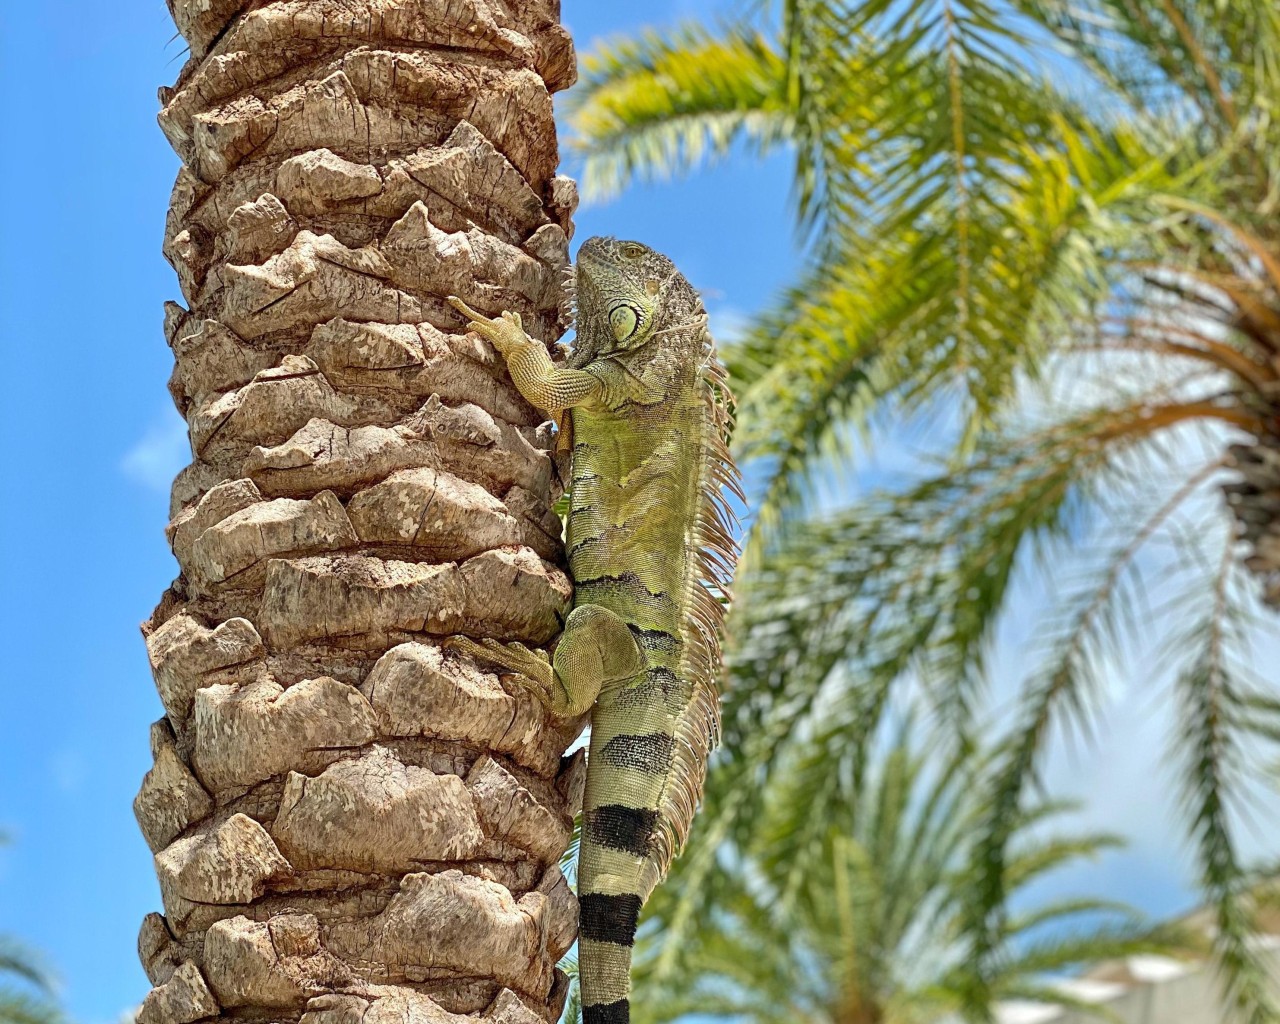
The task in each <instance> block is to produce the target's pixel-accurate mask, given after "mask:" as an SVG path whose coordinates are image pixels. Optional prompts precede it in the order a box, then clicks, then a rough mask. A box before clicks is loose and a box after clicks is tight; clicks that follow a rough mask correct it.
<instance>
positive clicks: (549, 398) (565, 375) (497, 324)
mask: <svg viewBox="0 0 1280 1024" xmlns="http://www.w3.org/2000/svg"><path fill="white" fill-rule="evenodd" d="M449 304H450V305H451V306H453V308H454V309H456V310H457V311H458V312H459V313H461V314H462V315H463V316H465V317H469V318H470V320H471V322H470V323H468V324H467V329H468V330H472V331H475V332H476V333H477V334H478V335H480V336H481V337H482V338H486V339H488V340H489V341H490V342H492V344H493V347H494V348H496V349H497V350H498V354H499V355H501V356H502V357H503V358H504V359H505V360H506V361H507V369H508V370H509V371H510V373H511V379H512V380H513V381H514V382H515V385H516V387H517V388H519V389H520V394H522V395H524V397H525V398H526V399H528V401H529V404H530V405H533V406H536V407H537V408H539V409H541V410H543V411H544V412H547V413H550V414H552V415H554V416H555V417H556V419H557V420H559V419H560V416H559V414H560V413H562V412H563V411H564V410H565V409H572V408H573V407H574V406H575V405H582V404H583V403H584V402H587V401H590V400H591V399H593V398H598V397H600V395H601V393H602V385H601V383H600V379H599V378H598V377H596V376H595V375H594V374H590V373H587V372H586V371H585V370H570V369H566V368H564V367H561V366H556V365H555V364H554V363H553V362H552V361H551V357H550V356H549V355H548V354H547V349H546V347H545V346H544V345H543V344H542V343H541V342H538V341H534V340H533V339H532V338H530V337H529V335H528V334H526V333H525V330H524V324H523V323H522V322H521V319H520V314H519V313H512V312H510V311H508V312H504V313H503V314H502V316H500V317H497V318H491V317H487V316H485V315H484V314H483V313H477V312H476V311H475V310H474V309H472V308H471V307H470V306H468V305H467V304H466V303H465V302H463V301H462V300H461V299H460V298H458V297H457V296H456V295H450V296H449Z"/></svg>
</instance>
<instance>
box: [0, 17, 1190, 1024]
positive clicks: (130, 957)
mask: <svg viewBox="0 0 1280 1024" xmlns="http://www.w3.org/2000/svg"><path fill="white" fill-rule="evenodd" d="M731 7H732V5H731V4H726V3H715V2H711V0H684V2H676V0H670V2H662V0H650V2H647V3H645V4H643V5H642V4H635V3H609V4H604V3H600V2H599V0H565V2H564V14H565V20H566V22H567V23H568V25H569V26H570V28H571V29H572V30H573V32H574V34H575V36H576V38H577V40H578V43H579V47H580V48H581V49H583V50H586V49H588V48H589V47H590V45H591V42H592V40H593V39H595V38H597V37H599V36H600V35H602V34H606V33H611V32H616V31H624V30H632V29H635V28H637V27H639V26H641V25H642V24H646V23H652V24H663V23H669V22H671V21H673V20H675V19H677V18H679V17H681V16H686V15H693V16H707V15H714V14H717V13H721V12H723V11H726V10H729V9H731ZM172 36H173V28H172V25H171V23H170V21H169V18H168V15H167V13H166V11H165V8H164V4H163V2H162V0H144V2H140V3H133V2H131V3H123V4H102V3H101V2H99V0H95V2H89V0H44V2H41V3H34V4H12V3H11V4H5V5H3V6H2V7H0V85H2V86H3V89H2V90H0V95H3V96H4V97H5V98H6V101H7V102H6V118H5V127H4V129H3V131H4V139H3V150H2V151H3V153H4V159H2V160H0V203H3V204H4V208H3V214H2V216H0V337H2V339H3V343H4V345H5V347H6V353H5V354H6V362H5V365H6V366H8V367H11V368H13V370H14V372H15V374H16V376H17V379H16V380H13V381H11V382H9V386H8V388H7V389H6V399H7V400H6V402H5V403H3V405H2V406H0V417H3V424H2V427H0V430H2V433H0V436H3V438H4V440H5V446H4V452H5V462H6V466H7V471H6V472H5V474H4V481H5V493H4V501H3V502H0V515H2V516H3V526H4V531H5V536H8V537H9V538H10V545H9V548H8V551H7V557H6V559H5V573H4V585H3V593H2V594H0V601H2V602H3V609H2V610H3V615H2V616H0V622H2V623H3V629H4V636H3V642H4V645H5V646H4V649H5V652H6V655H7V657H6V666H5V672H4V675H3V687H4V701H3V705H2V707H3V709H4V710H3V718H2V719H0V741H2V742H0V783H2V784H0V828H4V829H6V830H8V831H9V832H10V833H11V834H12V835H13V837H14V839H15V840H16V843H15V845H14V846H13V847H11V848H9V849H8V850H4V851H0V932H11V933H15V934H18V935H21V936H22V937H23V938H25V939H27V940H29V941H30V942H31V943H32V944H33V945H34V946H37V947H39V948H40V949H42V950H43V951H45V953H46V954H47V955H48V957H49V959H50V961H51V963H53V964H54V965H55V966H56V967H57V968H58V970H59V971H60V973H61V974H62V976H63V978H64V981H65V990H64V991H65V996H66V1000H67V1003H68V1006H69V1008H70V1010H71V1012H72V1014H73V1015H74V1016H75V1017H76V1018H77V1019H78V1020H80V1021H83V1022H86V1024H105V1022H108V1021H114V1020H115V1019H117V1018H118V1017H119V1015H120V1014H121V1013H122V1012H123V1011H125V1010H126V1009H128V1008H131V1007H132V1006H134V1005H136V1003H137V1002H138V1001H139V1000H140V999H141V997H142V995H143V994H144V993H145V990H146V981H145V978H144V976H143V974H142V972H141V970H140V968H139V967H138V965H137V960H136V956H135V953H134V942H135V938H136V934H137V926H138V923H139V921H140V920H141V918H142V916H143V915H144V914H145V913H146V912H148V911H150V910H152V909H155V908H157V907H158V904H159V900H158V895H157V892H156V887H155V882H154V877H153V873H152V868H151V857H150V854H149V851H148V850H147V848H146V846H145V845H144V843H143V842H142V839H141V837H140V836H139V835H138V832H137V828H136V826H135V824H134V821H133V817H132V812H131V809H130V804H131V801H132V799H133V796H134V793H135V792H136V789H137V786H138V783H139V781H140V780H141V778H142V775H143V773H144V772H145V771H146V770H147V768H148V766H149V756H148V752H147V730H148V725H149V723H150V722H151V721H152V720H153V719H155V718H156V717H158V716H159V714H160V706H159V703H158V701H157V699H156V697H155V695H154V691H153V688H152V684H151V681H150V677H149V673H148V670H147V666H146V660H145V657H144V649H143V645H142V641H141V639H140V636H139V633H138V623H139V622H140V621H141V620H142V619H144V618H145V617H146V616H147V615H148V614H149V612H150V610H151V608H152V606H153V605H154V603H155V601H156V600H157V599H158V598H159V595H160V593H161V592H162V591H163V590H164V588H165V587H166V585H167V584H168V582H169V580H170V579H171V578H172V576H173V575H174V572H175V567H174V563H173V561H172V559H171V557H170V555H169V552H168V549H167V547H166V545H165V542H164V537H163V533H162V530H163V527H164V524H165V521H166V518H167V489H168V481H169V479H170V478H171V476H172V475H173V473H174V472H175V471H176V470H177V469H178V468H180V467H181V466H182V465H183V464H184V463H185V461H186V460H187V457H188V456H187V452H186V451H185V442H184V439H183V436H182V431H181V423H180V421H179V420H178V419H177V416H176V414H175V413H174V411H173V408H172V406H171V404H170V402H169V399H168V396H167V393H166V390H165V382H166V380H167V378H168V375H169V371H170V367H171V361H170V355H169V352H168V349H167V348H166V346H165V343H164V339H163V336H162V333H161V329H160V325H161V307H162V304H163V302H164V301H165V300H167V299H171V298H177V297H178V288H177V284H176V281H175V279H174V277H173V275H172V272H171V271H170V269H169V267H168V266H167V265H166V264H165V262H164V260H163V259H162V257H161V255H160V240H161V230H162V226H163V219H164V212H165V207H166V204H167V199H168V193H169V189H170V187H171V185H172V182H173V176H174V173H175V171H176V167H177V163H176V159H175V158H174V156H173V154H172V153H171V152H170V150H169V149H168V146H167V144H166V143H165V141H164V139H163V137H162V136H161V134H160V131H159V129H158V128H157V127H156V125H155V113H156V108H157V105H156V99H155V91H156V87H157V86H159V85H161V84H163V83H167V82H170V81H171V80H172V79H173V78H174V76H175V75H176V74H177V71H178V69H179V67H180V64H181V60H182V58H181V56H180V46H179V44H178V43H176V42H174V41H172ZM570 170H572V167H571V168H570ZM787 195H788V166H787V161H786V158H785V157H779V158H777V159H774V160H771V161H768V162H765V163H763V164H761V163H753V162H745V161H744V162H741V163H736V164H730V165H725V166H722V167H719V168H717V169H715V170H713V171H710V172H707V173H703V174H700V175H698V176H696V177H694V178H692V179H690V180H688V181H685V182H680V183H677V184H673V185H663V186H654V187H646V188H638V189H634V190H632V191H630V192H629V193H627V195H626V196H624V197H623V198H621V199H619V200H617V201H615V202H613V203H611V204H609V205H607V206H602V207H596V208H586V209H584V210H583V211H582V212H581V214H580V216H579V218H578V232H579V234H578V237H579V238H584V237H587V236H589V235H592V234H599V233H608V234H615V235H622V236H628V237H635V238H640V239H643V240H644V241H645V242H647V243H649V244H652V245H653V246H655V247H656V248H658V249H660V250H663V251H665V252H667V253H668V254H669V255H671V256H672V257H673V258H674V259H675V260H676V262H677V263H678V264H679V265H680V266H681V267H682V268H683V269H684V270H685V272H686V274H687V275H688V276H689V277H690V278H691V279H692V280H693V281H694V282H695V283H696V284H698V285H699V286H700V287H702V288H703V289H704V292H705V294H706V296H707V300H708V305H709V307H710V308H711V310H712V312H713V315H714V316H715V318H716V320H717V322H718V323H719V324H721V325H722V326H729V325H731V324H732V323H733V322H735V321H738V320H740V319H741V317H743V316H745V315H748V314H750V313H751V312H753V311H756V310H758V309H760V308H761V307H762V306H764V305H765V304H767V302H768V300H769V298H770V296H771V295H773V294H774V293H775V292H776V291H777V290H778V289H779V288H780V287H781V286H782V285H783V284H784V283H786V282H787V281H788V279H789V278H790V277H791V275H792V273H793V272H794V270H795V269H796V266H797V263H798V256H797V253H796V250H795V247H794V245H793V235H792V231H791V227H790V218H789V212H788V203H787ZM1029 593H1034V591H1029ZM1021 621H1022V620H1019V622H1021ZM1019 622H1015V623H1014V625H1013V627H1011V628H1012V632H1011V633H1010V635H1009V636H1008V637H1006V641H1005V650H1006V660H1010V661H1012V662H1013V663H1016V662H1017V660H1018V657H1019V654H1018V652H1019V651H1020V650H1021V647H1022V644H1023V643H1024V642H1025V641H1026V637H1025V636H1023V635H1021V634H1020V633H1019V629H1022V630H1023V631H1024V632H1025V629H1026V628H1027V627H1026V625H1025V623H1022V625H1021V626H1020V625H1019ZM1121 712H1122V713H1121V714H1120V715H1119V716H1118V718H1117V719H1116V722H1115V724H1114V725H1113V727H1112V730H1111V733H1110V735H1109V736H1107V737H1104V743H1103V744H1102V745H1101V746H1100V748H1099V751H1098V753H1097V754H1096V755H1095V754H1090V755H1089V757H1088V758H1087V760H1086V763H1085V764H1084V765H1083V767H1081V766H1080V765H1078V764H1076V765H1072V763H1070V762H1064V764H1065V765H1066V767H1065V768H1064V769H1062V772H1061V774H1062V776H1063V778H1066V779H1070V780H1072V781H1073V782H1074V783H1075V786H1076V788H1078V789H1082V790H1084V791H1087V792H1089V793H1090V794H1091V795H1092V796H1095V797H1097V799H1096V800H1095V801H1094V807H1093V810H1092V811H1091V812H1090V821H1091V823H1101V824H1107V825H1110V826H1111V827H1122V826H1124V825H1125V824H1129V825H1132V826H1133V830H1134V831H1135V832H1136V833H1137V838H1138V840H1139V841H1138V843H1137V845H1136V846H1135V847H1134V849H1133V850H1132V851H1130V853H1128V854H1126V855H1124V856H1121V857H1117V858H1113V859H1111V860H1110V861H1108V862H1106V863H1105V864H1103V865H1100V866H1099V867H1098V868H1096V869H1095V870H1094V872H1093V873H1091V874H1090V875H1089V876H1088V877H1087V882H1088V886H1089V888H1091V889H1092V890H1094V891H1096V892H1101V893H1104V894H1107V895H1112V896H1118V897H1124V898H1129V899H1132V900H1134V901H1135V902H1137V903H1139V904H1140V905H1142V906H1143V907H1145V908H1146V909H1148V910H1150V911H1152V912H1153V913H1168V912H1171V911H1173V910H1175V909H1180V908H1182V907H1183V906H1185V904H1186V902H1187V899H1188V895H1187V892H1188V890H1187V886H1186V883H1185V872H1184V866H1183V865H1182V863H1181V862H1180V860H1179V858H1178V857H1177V856H1176V855H1175V854H1174V853H1173V852H1172V846H1171V839H1170V837H1171V835H1172V832H1171V829H1170V823H1169V814H1168V808H1167V806H1164V805H1161V804H1160V803H1159V802H1158V801H1152V800H1151V799H1150V797H1149V796H1148V795H1146V794H1147V793H1148V792H1149V787H1148V786H1147V783H1148V782H1149V779H1146V778H1144V777H1143V771H1144V769H1143V768H1142V758H1141V756H1140V754H1141V752H1142V751H1143V750H1145V749H1148V748H1149V745H1150V744H1151V743H1152V742H1154V741H1155V740H1156V739H1158V735H1157V732H1158V728H1159V726H1160V723H1161V721H1162V719H1161V717H1160V715H1159V714H1158V709H1157V711H1156V712H1153V711H1152V709H1150V708H1147V707H1144V706H1143V704H1142V702H1141V701H1140V700H1135V701H1134V702H1131V703H1130V704H1126V705H1124V706H1123V707H1122V708H1121ZM1133 776H1137V778H1136V780H1135V779H1133V778H1132V777H1133ZM1083 880H1084V879H1082V878H1080V877H1077V878H1076V879H1075V880H1074V881H1075V882H1076V883H1077V884H1078V883H1080V882H1081V881H1083Z"/></svg>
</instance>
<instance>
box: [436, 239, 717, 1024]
mask: <svg viewBox="0 0 1280 1024" xmlns="http://www.w3.org/2000/svg"><path fill="white" fill-rule="evenodd" d="M575 276H576V289H577V302H578V319H577V340H576V343H575V345H574V354H573V357H572V358H571V359H570V361H569V365H568V366H566V367H563V368H562V367H557V366H555V365H553V363H552V362H551V359H550V358H549V356H548V354H547V350H546V348H545V346H543V345H542V344H541V343H540V342H536V341H533V340H531V339H530V338H529V337H528V336H527V335H526V334H525V332H524V329H523V327H522V325H521V321H520V317H519V315H518V314H516V313H510V312H507V313H503V314H502V316H501V317H500V318H498V319H489V318H488V317H485V316H483V315H481V314H478V313H476V312H474V311H473V310H471V309H469V308H468V307H467V306H466V305H464V304H463V303H462V302H460V301H457V300H451V301H452V302H453V304H454V306H455V307H456V308H457V309H458V310H459V311H461V312H462V313H464V314H465V315H466V316H468V317H470V318H471V321H472V322H471V324H470V325H469V326H470V328H471V329H472V330H474V331H476V332H477V333H479V334H480V335H482V336H483V337H485V338H487V339H488V340H489V341H491V342H492V343H493V344H494V346H495V347H496V348H497V349H498V351H499V352H500V353H501V354H502V355H503V356H504V357H505V358H506V361H507V365H508V367H509V369H510V372H511V377H512V379H513V380H514V381H515V383H516V386H517V387H518V388H519V389H520V391H521V393H522V394H523V395H524V396H525V397H526V398H527V399H528V400H529V401H530V402H531V403H532V404H533V405H535V406H537V407H538V408H540V409H543V410H545V411H546V412H548V413H549V414H551V415H552V416H554V417H556V419H557V421H558V422H559V423H560V425H561V430H562V432H564V431H566V430H567V431H570V432H571V436H572V445H573V473H572V488H571V492H570V508H569V517H568V531H567V538H566V542H567V546H568V552H569V567H570V571H571V574H572V576H573V580H574V587H575V597H574V607H573V611H572V612H571V613H570V614H569V617H568V619H567V620H566V622H565V628H564V633H563V635H562V636H561V638H560V641H559V644H558V646H557V647H556V648H555V653H554V656H553V659H552V661H551V662H550V663H548V662H547V661H546V660H544V659H543V658H541V657H539V656H538V655H536V654H534V653H532V652H530V651H528V650H527V649H525V648H524V647H522V646H520V645H518V644H501V643H498V642H496V641H492V640H488V641H485V642H483V644H478V643H475V642H474V641H470V640H465V639H461V638H459V639H457V640H455V641H454V643H455V645H456V646H458V647H461V648H462V649H463V650H466V651H469V652H470V653H471V654H473V655H474V656H476V657H478V658H481V659H483V660H486V661H488V662H492V663H495V664H498V665H501V666H503V667H505V668H507V669H509V670H510V671H512V672H515V673H518V674H519V675H521V676H523V677H525V680H524V681H523V685H527V686H529V687H530V688H531V689H532V690H533V691H534V693H536V694H537V695H538V697H539V698H540V699H541V700H542V701H544V702H545V703H546V704H547V705H548V706H549V707H550V708H551V709H552V711H553V712H555V713H556V714H559V715H562V716H576V715H580V714H582V713H583V712H584V711H586V710H587V709H589V708H594V710H593V711H592V716H591V747H590V751H589V754H588V762H587V764H588V767H587V787H586V796H585V798H584V801H583V828H582V844H581V850H580V854H579V863H578V889H579V893H578V895H579V901H580V904H581V920H580V929H579V969H580V977H581V986H582V1000H583V1008H584V1017H585V1021H586V1024H618V1022H624V1021H629V1020H630V1008H629V1003H628V1000H627V996H628V992H629V991H630V984H631V983H630V968H631V947H632V944H633V942H634V939H635V933H636V921H637V918H638V916H639V913H640V908H641V906H642V905H643V904H644V901H645V900H646V899H647V898H648V896H649V894H650V893H651V892H652V891H653V889H654V887H655V886H656V885H657V884H658V882H659V881H661V879H662V878H663V876H664V875H665V874H666V871H667V868H668V867H669V865H670V863H671V860H672V858H673V857H674V856H675V854H676V852H677V851H678V849H679V847H680V845H681V844H682V843H683V841H684V839H685V837H686V835H687V834H688V831H689V826H690V823H691V820H692V818H693V813H694V809H695V807H696V805H697V802H698V799H699V797H700V796H701V792H702V784H703V780H704V778H705V775H706V765H707V757H708V755H709V753H710V750H711V748H712V746H713V745H714V743H715V741H716V738H717V735H718V731H719V704H718V699H717V692H716V682H717V677H718V675H719V669H720V640H721V633H722V627H723V617H724V608H725V601H726V600H727V597H728V588H729V583H730V580H731V578H732V575H733V569H734V565H735V562H736V558H737V547H736V542H735V540H734V536H733V522H734V517H733V514H732V512H731V511H730V509H729V507H728V505H727V503H726V500H725V493H724V492H725V491H729V492H732V493H735V494H737V495H739V496H741V493H742V492H741V489H740V486H739V482H738V472H737V468H736V467H735V466H734V463H733V459H732V457H731V456H730V454H729V450H728V447H727V442H728V437H729V431H730V428H731V423H732V418H731V403H732V397H731V395H730V394H729V390H728V388H727V386H726V384H725V379H724V371H723V369H722V367H721V365H720V363H719V361H718V359H717V357H716V351H715V344H714V341H713V339H712V337H711V334H710V332H709V331H708V329H707V315H706V312H705V311H704V309H703V307H702V302H701V300H700V299H699V298H698V295H697V293H696V292H695V291H694V290H693V288H692V287H691V286H690V285H689V283H688V282H687V281H686V280H685V279H684V277H683V276H682V275H681V274H680V273H679V271H677V270H676V268H675V266H674V265H673V264H672V262H671V261H670V260H669V259H667V258H666V257H665V256H662V255H660V254H658V253H656V252H654V251H653V250H651V249H649V248H647V247H646V246H643V245H640V244H638V243H636V242H620V241H617V240H616V239H612V238H592V239H590V240H588V241H587V242H585V243H584V244H583V246H582V248H581V250H580V251H579V254H578V265H577V271H576V275H575ZM566 413H567V415H566Z"/></svg>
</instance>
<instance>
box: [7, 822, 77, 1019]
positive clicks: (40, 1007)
mask: <svg viewBox="0 0 1280 1024" xmlns="http://www.w3.org/2000/svg"><path fill="white" fill-rule="evenodd" d="M8 844H9V837H8V836H7V835H5V834H4V833H3V832H0V847H4V846H7V845H8ZM54 995H55V988H54V981H53V977H52V975H51V974H50V973H49V972H48V970H47V969H46V968H45V967H44V966H43V965H42V964H41V963H40V958H39V957H38V956H36V954H35V953H33V952H32V951H31V950H29V949H28V948H27V947H26V946H25V945H24V944H23V943H21V942H19V941H18V940H17V939H15V938H13V937H12V936H9V935H0V1024H59V1022H60V1021H61V1020H62V1013H61V1011H60V1010H59V1009H58V1007H57V1004H56V1003H55V1002H54Z"/></svg>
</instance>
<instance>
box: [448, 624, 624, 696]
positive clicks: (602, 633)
mask: <svg viewBox="0 0 1280 1024" xmlns="http://www.w3.org/2000/svg"><path fill="white" fill-rule="evenodd" d="M446 646H448V647H451V648H453V649H455V650H460V651H463V652H464V653H466V654H470V655H471V656H472V657H473V658H477V659H479V660H480V661H485V662H489V663H490V664H494V665H500V666H501V667H503V668H505V669H508V670H510V671H512V672H515V673H516V674H517V675H520V676H523V677H524V680H525V681H523V682H521V684H520V685H522V686H524V688H525V689H527V690H528V691H529V692H530V693H532V694H533V695H534V696H535V697H537V698H538V700H539V701H541V702H542V703H543V704H544V705H546V706H547V707H548V708H549V709H550V710H551V713H552V714H554V715H557V716H559V717H561V718H576V717H577V716H578V715H580V714H582V713H583V712H584V711H587V710H589V709H590V708H591V706H592V705H593V704H595V702H596V698H597V697H599V696H600V691H601V690H602V689H604V687H606V686H609V685H610V684H620V683H625V682H627V681H629V680H631V679H633V678H635V677H636V676H638V675H639V674H640V673H641V672H642V671H643V670H644V667H645V658H644V654H643V652H642V651H641V650H640V646H639V645H638V644H637V643H636V639H635V637H634V636H633V635H632V633H631V630H630V629H628V628H627V624H626V623H625V622H623V621H622V619H620V618H619V617H618V616H617V615H615V614H614V613H613V612H611V611H609V610H608V609H606V608H601V607H600V606H599V605H594V604H585V605H582V606H581V607H579V608H575V609H574V610H573V611H572V612H570V613H569V618H568V619H567V620H566V621H565V624H564V633H563V634H562V635H561V637H560V643H559V644H557V645H556V652H555V656H554V657H553V659H552V660H551V661H550V662H548V661H547V660H546V659H544V658H542V657H540V656H539V655H537V654H535V653H534V652H533V651H531V650H529V649H528V648H527V647H525V646H524V644H503V643H499V642H498V641H496V640H482V641H480V642H478V643H477V642H476V641H475V640H471V639H469V638H468V637H464V636H456V637H451V638H450V639H449V640H447V641H446Z"/></svg>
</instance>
